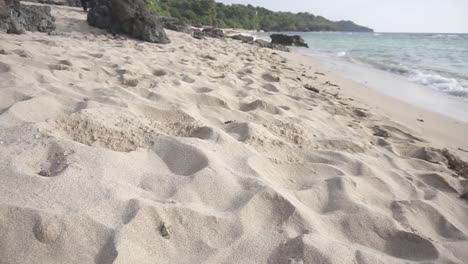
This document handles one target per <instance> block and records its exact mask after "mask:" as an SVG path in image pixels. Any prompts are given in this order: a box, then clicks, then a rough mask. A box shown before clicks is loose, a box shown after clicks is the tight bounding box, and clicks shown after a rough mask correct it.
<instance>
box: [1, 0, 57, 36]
mask: <svg viewBox="0 0 468 264" xmlns="http://www.w3.org/2000/svg"><path fill="white" fill-rule="evenodd" d="M54 22H55V18H54V17H53V16H52V15H51V14H50V7H47V6H33V5H20V3H19V0H0V31H2V32H7V33H13V34H22V33H24V31H25V30H27V31H39V32H51V31H53V30H54V29H55V23H54Z"/></svg>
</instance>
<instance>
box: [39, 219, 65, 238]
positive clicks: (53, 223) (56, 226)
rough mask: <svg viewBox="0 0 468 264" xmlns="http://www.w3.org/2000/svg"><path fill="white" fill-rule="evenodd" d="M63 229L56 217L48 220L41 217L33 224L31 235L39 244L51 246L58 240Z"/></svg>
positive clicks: (60, 221) (61, 223)
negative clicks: (32, 234)
mask: <svg viewBox="0 0 468 264" xmlns="http://www.w3.org/2000/svg"><path fill="white" fill-rule="evenodd" d="M64 229H65V227H64V224H63V222H62V220H61V219H59V218H58V217H51V218H50V219H43V217H41V218H39V219H38V220H37V221H36V223H35V224H34V227H33V233H34V236H35V237H36V239H37V240H39V241H40V242H41V243H43V244H51V243H54V242H55V241H57V240H58V239H59V238H60V236H61V235H62V232H63V231H64Z"/></svg>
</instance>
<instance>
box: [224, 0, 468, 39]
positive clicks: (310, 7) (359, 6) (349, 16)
mask: <svg viewBox="0 0 468 264" xmlns="http://www.w3.org/2000/svg"><path fill="white" fill-rule="evenodd" d="M217 2H223V3H226V4H232V3H239V4H251V5H254V6H262V7H266V8H268V9H271V10H274V11H292V12H304V11H308V12H310V13H313V14H314V15H321V16H324V17H326V18H328V19H331V20H352V21H354V22H356V23H358V24H361V25H364V26H368V27H371V28H373V29H374V30H376V31H379V32H437V33H440V32H450V33H468V0H217Z"/></svg>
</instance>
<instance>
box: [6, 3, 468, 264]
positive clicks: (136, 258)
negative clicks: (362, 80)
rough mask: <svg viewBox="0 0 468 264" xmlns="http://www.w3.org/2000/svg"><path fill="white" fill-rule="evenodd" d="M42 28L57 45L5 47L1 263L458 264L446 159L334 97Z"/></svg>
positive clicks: (292, 68)
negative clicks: (52, 33) (49, 33)
mask: <svg viewBox="0 0 468 264" xmlns="http://www.w3.org/2000/svg"><path fill="white" fill-rule="evenodd" d="M52 12H53V15H54V16H56V18H57V26H58V32H60V34H58V35H54V36H49V35H47V34H40V33H27V34H25V35H7V34H0V157H1V158H0V263H2V264H3V263H5V264H14V263H48V264H54V263H98V264H108V263H115V264H117V263H119V264H123V263H138V264H143V263H159V264H163V263H172V264H173V263H213V264H214V263H216V264H218V263H246V264H247V263H249V264H250V263H270V264H277V263H278V264H280V263H340V264H341V263H359V264H370V263H447V264H448V263H468V203H467V200H466V199H463V198H461V197H460V196H463V194H464V193H466V190H465V185H466V179H464V178H463V177H462V176H460V175H457V174H456V173H455V172H454V171H453V170H451V169H450V168H449V166H448V163H447V159H446V158H445V157H444V155H443V154H441V152H440V151H438V149H440V148H441V147H444V146H442V145H440V144H439V143H437V144H436V143H433V142H438V141H437V138H434V139H432V138H428V137H426V136H425V133H424V131H422V130H421V131H416V130H414V129H412V128H409V127H407V126H404V125H402V124H401V123H399V122H397V121H396V120H393V121H392V120H391V119H390V118H389V117H386V116H383V115H380V114H378V113H376V112H373V111H371V110H370V108H368V107H367V106H366V105H365V104H363V103H361V102H358V101H357V100H355V99H353V96H352V94H353V92H352V91H348V92H347V93H348V94H350V95H349V96H345V95H344V93H343V90H346V89H347V85H346V82H345V81H342V82H341V83H339V84H336V83H334V81H333V79H332V77H331V76H330V75H329V74H328V73H325V74H322V72H320V69H319V68H317V67H314V66H311V65H307V64H305V63H301V62H298V61H295V60H293V59H291V55H289V54H285V53H282V52H279V51H273V50H269V49H260V48H257V47H254V46H252V45H247V44H241V43H240V42H237V41H234V40H228V39H226V40H218V39H207V40H197V39H194V38H192V37H191V36H190V35H187V34H182V33H176V32H171V31H167V33H168V36H169V37H170V39H171V41H172V42H171V43H170V44H168V45H156V44H150V43H145V42H140V41H135V40H132V39H126V38H125V37H113V36H111V35H109V34H106V33H104V32H102V31H99V30H96V29H92V28H90V27H88V26H87V24H86V22H85V14H84V13H83V12H82V11H81V10H80V9H78V8H68V7H52ZM427 120H429V119H426V124H427V122H428V121H427ZM415 122H417V121H415ZM457 129H458V130H457ZM460 129H466V125H463V124H458V126H457V127H456V129H452V130H453V131H450V130H451V128H450V127H447V128H446V130H447V133H449V134H450V133H452V132H453V133H458V134H463V133H465V132H467V131H468V130H460ZM467 134H468V133H465V135H467ZM452 143H454V142H452ZM455 143H457V142H455ZM455 143H454V144H455ZM458 144H459V145H458V147H460V148H461V149H466V148H467V146H466V144H468V143H467V142H466V138H465V141H464V142H462V141H458ZM463 144H465V145H463ZM449 150H450V151H452V152H453V153H456V154H457V155H462V156H463V151H461V150H457V149H449ZM467 196H468V194H467ZM465 197H466V196H465Z"/></svg>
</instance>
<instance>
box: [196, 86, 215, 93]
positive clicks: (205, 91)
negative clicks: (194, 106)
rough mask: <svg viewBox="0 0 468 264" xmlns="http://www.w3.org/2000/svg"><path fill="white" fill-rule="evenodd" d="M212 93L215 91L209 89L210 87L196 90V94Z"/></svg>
mask: <svg viewBox="0 0 468 264" xmlns="http://www.w3.org/2000/svg"><path fill="white" fill-rule="evenodd" d="M212 91H213V89H211V88H208V87H200V88H196V89H195V92H196V93H209V92H212Z"/></svg>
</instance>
